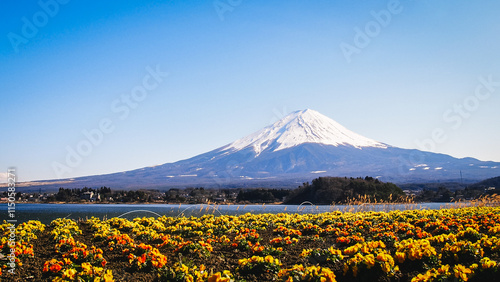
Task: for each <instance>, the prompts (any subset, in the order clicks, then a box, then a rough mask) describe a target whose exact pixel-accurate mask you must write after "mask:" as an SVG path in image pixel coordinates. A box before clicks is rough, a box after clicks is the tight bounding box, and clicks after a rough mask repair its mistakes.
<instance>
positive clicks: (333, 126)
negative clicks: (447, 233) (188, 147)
mask: <svg viewBox="0 0 500 282" xmlns="http://www.w3.org/2000/svg"><path fill="white" fill-rule="evenodd" d="M498 175H500V163H498V162H484V161H479V160H477V159H474V158H461V159H459V158H454V157H451V156H449V155H444V154H437V153H431V152H424V151H420V150H415V149H402V148H398V147H394V146H390V145H388V144H385V143H382V142H379V141H375V140H372V139H369V138H367V137H364V136H361V135H359V134H357V133H354V132H352V131H350V130H348V129H347V128H345V127H343V126H342V125H340V124H339V123H337V122H335V121H334V120H332V119H330V118H328V117H326V116H324V115H322V114H320V113H318V112H316V111H314V110H309V109H308V110H302V111H296V112H293V113H291V114H289V115H288V116H286V117H284V118H283V119H281V120H279V121H277V122H275V123H274V124H272V125H270V126H268V127H265V128H263V129H262V130H260V131H257V132H255V133H253V134H250V135H248V136H246V137H244V138H241V139H239V140H236V141H234V142H233V143H230V144H228V145H226V146H223V147H220V148H218V149H215V150H213V151H210V152H207V153H204V154H201V155H198V156H195V157H192V158H190V159H186V160H181V161H178V162H175V163H166V164H163V165H158V166H152V167H145V168H140V169H137V170H132V171H126V172H120V173H113V174H107V175H97V176H87V177H79V178H74V179H62V180H54V181H38V182H35V183H32V184H33V185H38V186H43V187H46V188H48V187H51V186H54V187H60V186H64V187H65V188H77V187H83V186H89V187H100V186H108V187H112V188H115V189H133V188H159V189H161V188H168V187H188V186H204V187H258V186H260V187H262V186H265V187H297V185H298V184H302V183H303V182H305V181H311V180H312V179H314V178H317V177H319V176H341V177H344V176H347V177H360V176H361V177H364V176H372V177H377V178H379V179H381V180H383V181H392V182H396V183H409V182H437V181H457V180H458V181H460V180H461V178H462V177H463V178H464V179H465V180H466V181H470V182H472V181H477V180H483V179H486V178H490V177H495V176H498ZM47 185H48V186H47Z"/></svg>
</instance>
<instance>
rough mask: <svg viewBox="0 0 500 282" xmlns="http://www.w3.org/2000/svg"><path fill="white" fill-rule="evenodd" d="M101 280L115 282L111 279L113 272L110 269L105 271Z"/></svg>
mask: <svg viewBox="0 0 500 282" xmlns="http://www.w3.org/2000/svg"><path fill="white" fill-rule="evenodd" d="M103 278H104V282H113V281H115V280H114V279H113V272H112V271H111V270H110V269H108V270H106V273H105V274H104V275H103Z"/></svg>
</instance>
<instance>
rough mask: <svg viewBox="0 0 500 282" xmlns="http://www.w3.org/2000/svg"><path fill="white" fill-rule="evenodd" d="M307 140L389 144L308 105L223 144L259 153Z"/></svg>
mask: <svg viewBox="0 0 500 282" xmlns="http://www.w3.org/2000/svg"><path fill="white" fill-rule="evenodd" d="M304 143H318V144H324V145H333V146H339V145H347V146H349V145H350V146H353V147H356V148H362V147H377V148H387V147H388V146H387V145H386V144H383V143H380V142H378V141H375V140H373V139H369V138H366V137H364V136H361V135H359V134H357V133H354V132H352V131H350V130H348V129H347V128H345V127H343V126H342V125H340V124H339V123H337V122H336V121H334V120H332V119H330V118H328V117H326V116H324V115H322V114H320V113H318V112H317V111H314V110H310V109H306V110H302V111H296V112H293V113H291V114H289V115H287V116H286V117H284V118H282V119H281V120H279V121H277V122H275V123H274V124H272V125H270V126H268V127H265V128H264V129H262V130H260V131H257V132H255V133H253V134H251V135H248V136H247V137H244V138H241V139H239V140H236V141H234V142H233V143H231V144H229V145H227V146H226V147H224V150H229V149H235V150H241V149H243V148H247V147H252V148H253V150H254V151H255V152H256V153H257V154H260V153H261V152H262V151H264V150H266V149H267V148H269V149H271V150H272V151H279V150H283V149H286V148H291V147H294V146H297V145H300V144H304Z"/></svg>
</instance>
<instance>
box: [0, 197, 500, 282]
mask: <svg viewBox="0 0 500 282" xmlns="http://www.w3.org/2000/svg"><path fill="white" fill-rule="evenodd" d="M8 227H9V225H8V224H7V223H5V222H4V224H2V225H0V235H1V236H2V238H1V241H0V243H1V245H0V250H1V253H2V254H3V255H4V256H6V255H7V254H10V246H9V243H8V236H10V232H11V231H10V229H9V228H8ZM15 232H16V244H15V247H14V248H15V253H16V262H15V263H16V275H14V276H13V275H12V274H9V273H8V272H7V269H8V268H9V267H10V266H9V265H8V261H7V260H5V259H3V260H0V271H1V274H0V275H1V276H0V278H1V280H2V281H4V280H5V281H24V280H28V279H32V280H33V281H136V280H137V281H412V282H415V281H447V280H449V281H485V280H486V281H488V280H489V281H498V280H499V279H500V270H499V268H500V264H499V262H500V208H498V207H471V208H460V209H443V210H409V211H391V212H364V213H341V212H332V213H323V214H304V215H300V214H245V215H241V216H219V217H216V216H213V215H205V216H203V217H200V218H195V217H179V218H174V217H165V216H163V217H159V218H152V217H151V218H136V219H134V220H127V219H123V218H111V219H107V220H101V219H98V218H91V219H86V220H80V221H78V222H75V221H73V220H70V219H57V220H54V221H53V222H52V223H51V224H50V225H43V224H41V223H40V222H37V221H29V222H26V223H23V224H20V225H18V226H17V228H16V230H15Z"/></svg>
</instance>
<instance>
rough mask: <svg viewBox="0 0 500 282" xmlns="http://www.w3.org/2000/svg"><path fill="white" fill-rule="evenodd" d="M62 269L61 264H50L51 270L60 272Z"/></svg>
mask: <svg viewBox="0 0 500 282" xmlns="http://www.w3.org/2000/svg"><path fill="white" fill-rule="evenodd" d="M61 269H62V266H61V265H60V264H53V265H51V266H50V271H52V272H54V273H56V272H59V271H60V270H61Z"/></svg>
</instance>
